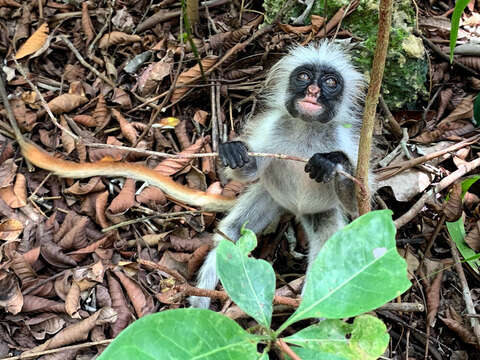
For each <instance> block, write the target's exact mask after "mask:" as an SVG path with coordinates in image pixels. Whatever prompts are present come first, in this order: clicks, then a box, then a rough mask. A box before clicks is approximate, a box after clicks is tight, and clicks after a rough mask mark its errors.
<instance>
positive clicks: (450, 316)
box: [440, 307, 478, 347]
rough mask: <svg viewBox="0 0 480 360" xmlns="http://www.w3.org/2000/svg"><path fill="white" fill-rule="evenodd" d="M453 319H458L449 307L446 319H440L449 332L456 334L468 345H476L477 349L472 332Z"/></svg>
mask: <svg viewBox="0 0 480 360" xmlns="http://www.w3.org/2000/svg"><path fill="white" fill-rule="evenodd" d="M455 318H458V314H457V313H456V311H455V310H453V308H451V307H449V308H448V309H447V317H445V318H444V317H440V319H441V320H442V321H443V322H444V323H445V325H447V326H448V328H449V329H450V330H452V331H453V332H455V333H457V335H458V336H459V337H460V339H462V341H463V342H465V343H467V344H470V345H476V346H477V347H478V344H477V341H476V337H475V335H474V334H473V333H472V331H471V330H470V329H469V328H467V327H465V326H464V325H463V324H462V323H461V322H460V321H458V319H455Z"/></svg>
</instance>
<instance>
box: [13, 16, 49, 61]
mask: <svg viewBox="0 0 480 360" xmlns="http://www.w3.org/2000/svg"><path fill="white" fill-rule="evenodd" d="M48 31H49V30H48V24H47V23H43V24H42V25H40V26H39V28H38V29H37V30H36V31H35V32H34V33H33V34H32V35H31V36H30V37H29V38H28V39H27V41H25V43H24V44H23V45H22V46H20V49H18V52H17V54H16V55H15V59H17V60H18V59H21V58H24V57H25V56H28V55H31V54H34V53H35V52H37V50H40V49H41V48H42V46H43V45H44V44H45V42H46V41H47V39H48Z"/></svg>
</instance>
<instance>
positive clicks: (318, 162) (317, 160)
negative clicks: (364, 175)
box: [305, 151, 358, 217]
mask: <svg viewBox="0 0 480 360" xmlns="http://www.w3.org/2000/svg"><path fill="white" fill-rule="evenodd" d="M337 170H342V171H345V172H347V173H349V174H352V175H353V172H354V170H355V169H354V166H353V164H352V162H351V160H350V159H349V158H348V156H347V155H346V154H345V153H343V152H342V151H333V152H330V153H316V154H314V155H313V156H312V157H311V158H310V159H309V160H308V162H307V165H305V171H306V172H307V173H309V176H310V178H311V179H315V180H316V181H317V182H325V183H326V182H329V181H333V182H334V187H335V193H336V194H337V197H338V199H339V200H340V202H341V204H342V206H343V208H344V209H345V211H346V212H347V213H348V214H349V215H351V216H353V217H356V216H358V209H357V201H356V196H355V184H354V183H353V181H351V180H350V179H348V178H346V177H345V176H343V175H341V174H339V173H338V172H337Z"/></svg>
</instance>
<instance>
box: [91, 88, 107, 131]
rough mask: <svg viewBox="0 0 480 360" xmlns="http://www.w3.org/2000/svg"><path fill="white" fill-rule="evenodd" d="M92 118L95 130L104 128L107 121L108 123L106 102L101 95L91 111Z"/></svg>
mask: <svg viewBox="0 0 480 360" xmlns="http://www.w3.org/2000/svg"><path fill="white" fill-rule="evenodd" d="M93 118H94V120H95V124H96V125H97V128H103V127H105V126H106V125H107V123H108V121H110V117H109V116H108V109H107V102H106V101H105V98H104V97H103V94H102V93H100V95H98V100H97V105H96V106H95V110H94V111H93Z"/></svg>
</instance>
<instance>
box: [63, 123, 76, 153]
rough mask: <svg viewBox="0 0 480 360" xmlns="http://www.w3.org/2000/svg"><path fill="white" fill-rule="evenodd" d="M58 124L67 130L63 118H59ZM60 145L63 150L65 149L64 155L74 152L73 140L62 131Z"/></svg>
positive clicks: (67, 127)
mask: <svg viewBox="0 0 480 360" xmlns="http://www.w3.org/2000/svg"><path fill="white" fill-rule="evenodd" d="M60 124H61V125H62V126H63V127H64V128H66V129H69V126H68V124H67V120H65V118H64V117H63V116H60ZM69 130H70V129H69ZM62 145H63V148H64V149H65V153H67V154H70V153H71V152H72V151H73V150H75V139H74V138H72V137H71V136H70V135H69V134H68V133H66V132H65V131H64V130H62Z"/></svg>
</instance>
